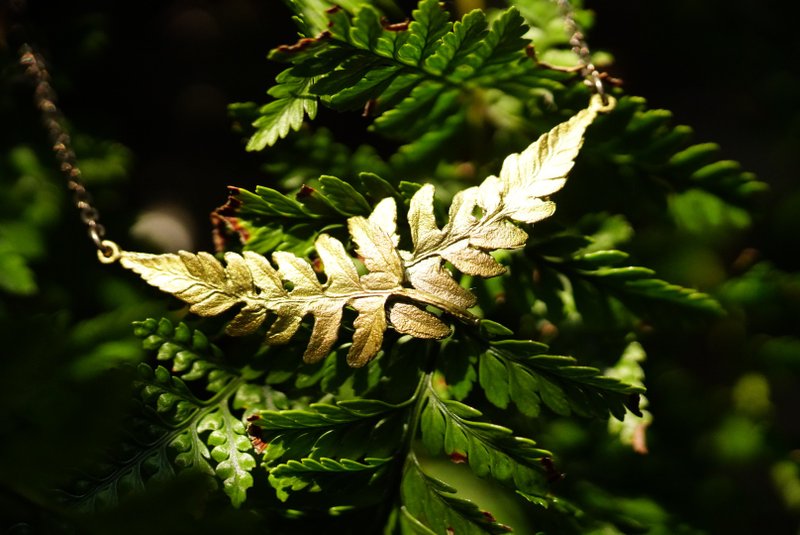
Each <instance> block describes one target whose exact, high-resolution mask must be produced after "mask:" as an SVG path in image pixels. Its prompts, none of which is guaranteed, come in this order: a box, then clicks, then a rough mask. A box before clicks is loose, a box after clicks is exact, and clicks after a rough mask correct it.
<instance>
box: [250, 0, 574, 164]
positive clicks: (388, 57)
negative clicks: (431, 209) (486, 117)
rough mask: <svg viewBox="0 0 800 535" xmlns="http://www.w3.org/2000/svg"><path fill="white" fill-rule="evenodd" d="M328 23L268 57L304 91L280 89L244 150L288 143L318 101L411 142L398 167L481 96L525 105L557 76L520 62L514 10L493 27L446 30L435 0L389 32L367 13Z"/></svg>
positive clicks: (479, 22)
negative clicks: (283, 65)
mask: <svg viewBox="0 0 800 535" xmlns="http://www.w3.org/2000/svg"><path fill="white" fill-rule="evenodd" d="M297 9H298V11H299V12H304V9H303V7H300V6H298V7H297ZM328 15H329V17H330V21H329V23H328V25H327V29H326V30H325V31H324V32H322V33H320V34H319V35H317V36H315V37H313V38H311V37H305V38H303V39H301V40H300V41H299V42H298V43H296V44H295V45H291V46H281V47H278V48H276V49H275V50H273V51H272V53H271V54H270V58H271V59H273V60H276V61H283V62H288V63H291V64H292V65H293V66H292V67H291V68H289V69H287V70H285V71H283V72H282V73H281V74H280V75H279V76H278V79H277V81H278V82H279V85H278V86H276V87H278V88H280V87H283V86H285V85H291V87H303V88H304V90H306V89H307V92H295V94H294V95H293V96H291V97H287V95H288V94H289V92H288V90H287V91H283V90H280V98H279V99H278V100H276V101H274V102H272V103H270V104H267V106H265V107H264V108H263V109H262V112H261V114H260V117H259V118H258V119H256V121H255V122H254V123H253V124H254V126H256V128H258V130H257V132H256V133H255V134H254V136H253V137H252V138H251V139H250V142H249V144H248V148H249V149H251V150H260V149H263V148H264V147H265V146H268V145H273V144H274V143H275V142H276V141H277V139H278V137H285V136H286V134H287V133H288V130H289V123H291V126H292V128H293V129H294V130H297V129H298V128H299V126H300V123H301V122H302V119H303V112H304V110H303V107H302V102H306V101H308V99H316V98H318V99H319V101H320V102H321V103H322V104H323V105H325V106H329V107H331V108H333V109H334V110H338V111H350V110H358V109H362V108H364V109H365V115H374V116H376V117H377V118H376V119H375V121H374V129H375V130H376V131H377V132H379V133H381V134H383V135H386V136H389V137H392V138H396V139H401V140H404V141H410V142H411V143H409V144H408V145H406V146H404V147H402V148H401V149H400V151H399V152H398V154H397V155H396V157H395V163H396V164H397V165H399V166H401V167H405V166H407V165H408V164H409V163H410V162H419V161H422V160H425V159H427V158H431V157H433V156H434V155H435V154H437V153H438V152H439V149H442V148H444V147H445V144H446V143H447V141H448V140H450V139H452V138H453V136H454V135H456V134H457V133H458V132H459V131H460V130H461V129H462V128H463V127H464V126H465V125H466V124H467V120H468V119H467V116H468V114H469V112H470V110H471V109H473V108H475V107H476V106H482V105H483V103H484V102H485V101H486V100H487V96H486V95H485V94H486V92H487V91H499V92H501V93H503V94H506V95H507V96H508V97H509V98H512V99H514V100H515V101H517V102H520V103H524V102H525V101H526V100H527V99H528V98H530V95H531V94H532V91H535V90H536V89H537V88H539V87H547V88H551V87H554V86H555V87H559V84H558V82H555V81H554V79H553V78H554V77H555V78H559V76H558V74H557V73H555V74H554V73H553V72H550V71H547V70H546V69H539V68H537V67H536V65H535V64H534V63H533V62H531V61H530V59H528V57H527V56H526V55H525V51H524V50H525V46H526V44H527V42H526V41H525V40H524V39H523V38H522V36H523V34H525V32H526V27H525V24H524V21H523V19H522V17H521V16H520V15H519V13H518V12H517V11H516V10H514V9H511V10H508V11H506V12H505V13H503V14H501V15H500V16H499V17H497V18H495V19H494V21H493V22H492V23H491V24H490V23H489V22H488V21H487V19H486V15H485V14H484V13H483V12H482V11H479V10H474V11H472V12H470V13H468V14H466V15H465V16H464V17H463V19H462V20H460V21H458V22H456V23H455V24H452V23H451V22H450V21H449V14H448V13H447V12H446V11H443V9H442V7H441V6H440V4H439V3H438V2H436V1H435V0H426V1H424V2H421V3H420V4H419V6H418V8H417V9H416V10H414V11H413V13H412V18H411V20H410V22H408V23H399V24H395V25H391V24H388V23H383V22H382V21H381V14H380V13H379V12H378V11H377V10H376V9H375V8H373V7H372V6H369V5H364V6H362V7H360V8H359V9H357V10H356V12H355V16H353V17H351V16H350V15H349V14H348V13H347V12H346V11H344V10H341V9H339V10H337V9H332V10H329V11H328ZM276 91H277V90H276ZM273 96H276V95H273ZM493 98H494V97H493ZM365 106H366V108H365ZM278 108H280V109H281V110H290V109H291V112H289V111H287V112H286V114H282V115H280V116H279V115H277V114H276V113H274V112H273V110H275V109H278ZM307 113H308V115H309V117H310V118H313V113H312V112H311V111H307ZM288 115H290V116H291V118H290V119H287V118H286V117H287V116H288ZM279 134H280V135H279Z"/></svg>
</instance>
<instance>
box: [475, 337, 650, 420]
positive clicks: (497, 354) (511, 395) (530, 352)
mask: <svg viewBox="0 0 800 535" xmlns="http://www.w3.org/2000/svg"><path fill="white" fill-rule="evenodd" d="M545 351H547V346H546V345H544V344H539V343H536V342H530V341H522V340H499V341H493V342H491V343H490V344H489V345H488V347H486V349H485V350H484V351H483V352H482V353H481V354H480V357H479V370H478V377H479V381H480V385H481V387H482V388H483V391H484V393H485V394H486V398H487V399H488V400H489V401H490V402H491V403H492V404H494V405H495V406H497V407H499V408H501V409H505V408H506V407H508V404H509V402H510V401H513V402H514V404H515V405H516V406H517V408H518V409H519V411H520V412H522V413H523V414H524V415H526V416H529V417H537V416H538V415H539V413H540V412H541V404H542V403H544V404H545V405H546V406H547V407H548V408H549V409H550V410H552V411H553V412H555V413H557V414H560V415H564V416H566V415H569V414H570V413H571V412H573V411H574V412H575V413H577V414H579V415H581V416H596V417H601V418H604V417H607V416H608V414H609V413H611V414H612V415H613V416H614V417H616V418H618V419H620V420H621V419H622V418H624V416H625V409H626V408H628V409H629V410H630V411H631V412H633V413H635V414H638V413H639V394H641V393H642V392H644V389H643V388H641V387H636V386H632V385H630V384H628V383H625V382H622V381H620V380H618V379H615V378H612V377H606V376H603V375H602V373H601V372H600V370H598V369H597V368H592V367H589V366H578V365H576V364H577V363H576V361H575V359H574V358H572V357H561V356H553V355H547V354H545Z"/></svg>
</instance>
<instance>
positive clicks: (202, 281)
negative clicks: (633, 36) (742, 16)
mask: <svg viewBox="0 0 800 535" xmlns="http://www.w3.org/2000/svg"><path fill="white" fill-rule="evenodd" d="M558 3H559V4H560V6H561V8H562V10H563V13H564V19H565V21H566V24H567V26H568V28H569V29H570V31H571V35H572V38H571V41H570V43H571V45H572V47H573V50H574V51H575V52H576V54H577V55H578V57H579V58H580V61H581V63H580V69H581V72H582V76H583V79H584V81H585V83H586V84H587V85H588V86H589V87H590V88H591V89H592V90H593V92H594V95H593V96H592V97H591V98H590V101H589V104H588V106H587V107H586V108H585V109H583V110H582V111H579V112H578V113H577V114H576V115H574V116H573V117H572V118H571V119H569V120H568V121H566V122H564V123H562V124H559V125H557V126H556V127H555V128H553V129H552V130H550V131H549V132H547V133H545V134H543V135H542V136H541V137H540V138H539V139H538V140H536V141H535V142H534V143H532V144H531V145H530V146H529V147H528V148H526V149H525V150H524V151H522V152H521V153H519V154H511V155H509V156H508V157H507V158H506V159H505V161H504V162H503V164H502V167H501V169H500V170H499V173H498V174H497V175H496V176H495V175H493V176H489V177H488V178H486V179H485V180H484V181H483V182H482V183H481V184H480V185H479V186H475V187H470V188H468V189H465V190H463V191H460V192H459V193H457V194H456V195H455V197H454V198H453V200H452V203H451V205H450V208H449V212H448V220H447V223H446V224H445V225H444V226H443V227H442V228H439V225H438V224H437V222H436V217H435V215H434V187H433V186H432V185H430V184H426V185H423V186H422V187H421V188H419V190H418V191H417V192H416V193H415V194H414V195H413V197H412V198H411V200H410V206H409V210H408V215H407V221H408V223H409V232H410V236H411V244H410V247H409V248H408V250H403V249H399V248H398V247H399V241H400V238H399V236H398V233H397V230H398V229H397V210H398V207H397V203H396V201H395V199H393V198H391V197H388V198H385V199H383V200H382V201H380V202H379V203H377V205H376V206H375V207H374V209H373V211H372V213H371V214H370V215H369V216H368V217H363V216H355V217H350V218H349V219H348V220H347V228H348V232H349V234H350V238H351V240H352V242H353V243H354V246H355V248H354V251H355V254H356V255H357V258H358V259H359V260H360V262H361V263H363V266H364V267H365V268H366V272H365V273H359V270H358V269H357V267H356V264H355V263H354V262H353V259H352V258H351V256H350V255H349V254H348V251H347V248H346V247H345V244H343V243H342V242H341V241H340V240H338V239H336V238H334V237H332V236H330V235H328V234H324V233H323V234H320V235H319V236H318V237H317V239H316V241H315V242H314V247H315V249H316V253H317V255H318V256H319V258H320V260H321V261H322V266H323V270H324V273H325V275H326V280H325V282H324V283H321V282H320V280H319V279H318V277H317V274H316V273H315V271H314V269H313V268H312V265H311V263H310V262H309V261H308V259H306V258H300V257H298V256H296V255H295V254H292V253H289V252H284V251H276V252H274V253H273V254H272V256H271V261H270V259H268V258H266V257H264V256H262V255H260V254H257V253H254V252H250V251H244V252H243V253H242V254H238V253H234V252H227V253H225V255H224V263H222V262H220V261H219V260H218V259H217V258H216V257H215V256H214V255H212V254H210V253H207V252H199V253H190V252H186V251H180V252H178V253H176V254H149V253H140V252H130V251H126V250H123V249H122V248H120V246H119V245H118V244H117V243H115V242H113V241H111V240H108V239H105V230H104V228H103V226H102V225H101V224H100V223H99V215H98V211H97V209H96V208H95V207H94V206H93V205H92V201H91V198H90V196H89V193H88V192H87V190H86V188H85V187H84V186H83V184H82V182H81V180H80V176H81V172H80V169H79V167H78V164H77V162H76V156H75V153H74V152H73V150H72V147H71V143H70V137H69V135H68V133H67V131H66V129H65V127H64V124H63V120H62V117H61V114H60V112H59V110H58V108H57V107H56V105H55V94H54V91H53V89H52V87H51V85H50V82H49V76H48V73H47V70H46V69H45V67H44V64H43V61H42V59H41V58H40V57H38V56H37V55H36V54H35V53H34V52H33V51H32V50H31V49H30V48H29V47H27V46H24V47H23V49H22V51H21V64H22V65H23V66H24V67H25V68H26V71H27V73H28V75H29V76H30V77H31V78H33V79H34V80H35V82H36V89H35V98H36V104H37V107H38V108H39V109H40V110H41V113H42V116H43V119H44V124H45V126H46V128H47V130H48V132H49V134H50V137H51V140H52V142H53V150H54V152H55V155H56V157H57V159H58V160H59V161H60V164H61V171H62V172H63V173H64V174H65V175H66V177H67V180H68V187H69V189H70V190H72V191H73V193H74V199H75V205H76V206H77V208H78V209H79V210H80V214H81V218H82V220H83V222H84V223H85V224H86V226H87V227H88V233H89V236H90V238H91V240H92V242H93V243H94V245H95V246H96V248H97V254H98V258H99V260H100V261H101V262H103V263H106V264H112V263H117V262H118V263H119V264H120V265H121V266H122V267H123V268H125V269H128V270H130V271H133V272H134V273H136V274H138V275H139V276H141V277H142V279H144V280H145V281H146V282H148V283H149V284H151V285H152V286H155V287H157V288H159V289H160V290H162V291H164V292H166V293H169V294H172V295H173V296H175V297H177V298H179V299H181V300H182V301H184V302H186V303H187V304H188V305H189V310H190V312H192V313H194V314H197V315H199V316H206V317H208V316H218V315H221V314H223V313H226V312H228V311H229V310H231V309H235V314H234V316H233V319H232V320H230V322H229V323H228V324H227V328H226V332H227V334H228V335H231V336H242V335H248V334H252V333H254V332H255V331H257V330H258V329H259V328H260V327H261V326H262V325H264V324H265V323H269V327H268V329H267V332H266V340H265V341H266V343H268V344H270V345H279V344H285V343H287V342H289V340H290V339H291V338H292V337H293V336H294V335H295V333H296V332H297V331H298V329H299V327H300V325H301V322H302V321H303V319H304V318H307V317H309V316H310V317H312V318H313V329H312V332H311V336H310V339H309V341H308V345H307V348H306V350H305V353H304V355H303V360H304V361H305V362H307V363H314V362H317V361H319V360H321V359H323V358H325V357H326V356H327V355H328V354H329V353H330V352H331V350H332V349H333V348H334V346H335V344H336V342H337V340H338V331H339V328H340V325H341V323H342V313H343V309H344V308H345V307H350V308H351V309H353V310H355V312H356V313H357V316H356V318H355V321H354V322H353V327H354V333H353V339H352V345H351V346H350V349H349V351H348V354H347V363H348V364H349V365H350V366H353V367H361V366H364V365H365V364H366V363H368V362H369V361H370V360H371V359H372V358H374V357H375V355H376V354H377V353H378V351H379V350H380V348H381V344H382V341H383V336H384V331H385V330H386V329H387V328H389V327H391V328H393V329H394V330H395V331H397V332H399V333H402V334H408V335H411V336H413V337H416V338H429V339H441V338H444V337H446V336H447V335H449V334H450V331H451V329H450V327H449V326H448V324H447V320H448V318H454V319H456V320H458V321H461V322H466V323H468V324H477V323H478V322H479V321H480V319H479V318H478V317H477V316H475V315H474V314H473V313H471V312H470V311H469V309H470V308H471V307H472V306H474V305H475V303H476V297H475V295H474V294H473V293H472V292H471V291H470V290H469V289H467V288H464V287H462V286H461V285H459V283H458V282H457V280H456V279H455V278H454V276H453V274H452V272H451V271H450V270H449V269H448V268H447V267H446V263H449V264H451V265H452V266H453V267H454V268H455V269H456V270H458V271H459V272H461V273H463V274H465V275H470V276H479V277H494V276H497V275H500V274H502V273H503V272H504V271H505V268H504V267H503V266H502V265H501V264H500V263H499V262H498V261H497V260H496V259H495V258H494V257H493V256H492V255H491V253H492V252H494V251H501V250H514V249H520V248H522V247H523V246H524V245H525V243H526V241H527V239H528V233H527V231H526V230H524V228H523V227H521V226H520V225H530V224H533V223H536V222H538V221H541V220H542V219H545V218H547V217H549V216H550V215H551V214H552V213H553V212H554V210H555V203H554V202H553V201H551V200H549V196H550V195H553V194H555V193H556V192H557V191H558V190H560V189H561V188H562V187H563V186H564V184H565V182H566V179H567V175H568V173H569V171H570V170H571V168H572V167H573V164H574V160H575V158H576V157H577V155H578V152H579V150H580V148H581V145H582V143H583V137H584V133H585V131H586V129H587V127H588V126H589V125H590V124H591V123H592V121H593V120H594V118H595V117H596V116H597V114H598V113H601V112H606V111H609V110H610V109H612V108H613V106H614V99H613V98H612V97H610V96H608V95H606V93H605V91H604V87H603V82H602V79H601V76H600V74H599V73H598V71H597V69H596V68H595V67H594V66H593V64H592V63H591V61H590V58H589V52H588V48H587V46H586V43H585V41H584V40H583V36H582V34H581V33H580V31H579V30H578V28H577V26H576V24H575V22H574V19H573V17H572V14H571V13H572V11H571V9H570V8H569V4H568V3H567V2H566V1H565V0H560V1H559V2H558ZM427 4H435V2H427ZM435 9H439V8H438V6H436V8H435ZM364 12H366V13H367V14H368V15H367V16H364V15H363V13H364ZM371 13H372V12H371V11H370V10H366V9H365V10H362V12H360V14H359V17H358V18H357V19H356V20H355V21H354V22H353V23H352V24H356V25H358V24H366V22H365V19H367V18H368V17H369V16H370V14H371ZM415 13H416V12H415ZM469 16H470V15H467V16H466V17H465V21H467V20H468V17H469ZM415 24H416V25H419V24H420V23H419V22H418V21H414V22H412V23H411V25H410V27H409V28H408V29H406V30H404V31H407V32H412V35H411V38H410V39H409V40H408V43H411V42H413V41H412V39H413V38H414V35H413V32H414V30H415V27H414V25H415ZM463 24H466V22H462V25H463ZM350 26H351V21H349V20H348V19H347V16H346V15H345V14H343V13H341V12H339V11H336V12H333V13H331V22H330V27H331V28H332V30H331V31H326V32H325V33H323V34H320V35H319V36H318V37H317V38H315V39H313V40H308V39H305V40H303V41H301V42H300V43H298V44H297V45H295V46H294V47H282V49H278V50H279V51H280V53H281V54H298V55H299V56H302V54H303V53H304V52H303V49H304V48H313V47H314V46H320V45H319V44H320V43H325V41H326V40H328V39H330V38H331V37H330V36H331V35H332V34H333V35H334V37H335V36H336V35H337V33H336V32H341V36H342V37H341V39H345V40H348V41H349V42H351V43H354V44H356V45H358V33H357V32H350V33H347V32H346V31H345V30H346V28H350ZM383 31H384V32H388V33H392V32H393V33H397V32H396V31H394V30H391V31H387V30H383ZM451 35H453V36H456V37H457V36H458V29H456V30H455V33H453V34H448V35H445V36H444V37H443V38H442V42H443V44H447V43H448V42H449V41H448V37H450V36H451ZM374 38H375V39H376V40H377V39H380V37H374ZM309 43H310V44H309ZM298 50H299V52H298ZM404 50H405V49H404V48H401V49H400V52H403V51H404ZM287 51H288V52H287ZM417 51H418V50H417ZM291 61H295V62H296V61H298V59H297V57H294V58H292V59H291ZM428 64H435V62H432V61H429V62H428ZM313 106H314V108H315V107H316V103H314V104H313ZM308 113H309V115H312V112H308ZM301 117H302V115H301ZM292 126H293V127H296V126H298V125H292ZM286 133H288V129H285V131H282V132H278V134H277V135H280V136H281V137H282V136H283V135H286ZM429 307H433V309H429ZM434 311H439V312H441V313H444V315H442V316H440V315H437V314H435V313H433V312H434Z"/></svg>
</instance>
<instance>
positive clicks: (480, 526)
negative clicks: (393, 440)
mask: <svg viewBox="0 0 800 535" xmlns="http://www.w3.org/2000/svg"><path fill="white" fill-rule="evenodd" d="M455 491H456V489H454V488H453V487H451V486H449V485H447V484H446V483H444V482H442V481H440V480H438V479H435V478H433V477H430V476H428V475H427V474H425V473H424V472H423V471H422V467H420V465H419V461H417V458H416V456H415V455H414V454H410V455H409V458H408V462H407V463H406V468H405V470H404V472H403V481H402V483H401V484H400V496H401V499H402V502H403V506H402V507H401V510H400V525H401V526H402V533H404V534H406V533H408V534H425V535H430V534H436V535H448V534H453V533H457V534H459V535H462V534H463V535H484V534H500V533H509V532H510V531H511V528H509V527H508V526H506V525H503V524H501V523H499V522H497V520H495V518H494V516H492V514H491V513H489V512H487V511H482V510H481V509H480V508H479V507H478V506H477V505H475V504H474V503H473V502H471V501H469V500H465V499H463V498H458V497H456V496H455Z"/></svg>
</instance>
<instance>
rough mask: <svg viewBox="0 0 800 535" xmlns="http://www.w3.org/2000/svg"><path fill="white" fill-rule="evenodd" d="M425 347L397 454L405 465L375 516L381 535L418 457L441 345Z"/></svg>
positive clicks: (435, 344) (430, 343)
mask: <svg viewBox="0 0 800 535" xmlns="http://www.w3.org/2000/svg"><path fill="white" fill-rule="evenodd" d="M425 347H426V355H425V362H424V364H423V371H422V374H420V378H419V382H417V387H416V388H415V389H414V393H413V394H412V395H411V398H410V399H409V401H410V402H411V403H413V404H414V406H413V408H412V409H411V416H410V417H409V419H408V424H407V426H406V428H405V431H404V433H403V439H402V441H401V448H400V450H399V451H398V453H397V458H398V459H399V458H402V459H403V464H402V466H401V468H400V470H398V471H397V474H396V479H397V484H396V485H394V486H393V487H394V492H393V496H392V498H391V499H388V500H385V501H384V502H383V504H382V505H381V506H380V508H379V509H378V513H377V514H376V516H375V518H376V519H377V522H378V523H379V524H378V525H377V526H376V528H377V529H375V530H373V532H374V533H379V532H381V531H382V530H383V527H384V526H385V525H386V521H387V519H388V518H389V514H390V513H391V508H392V507H394V506H396V505H399V504H398V503H397V502H398V500H399V498H400V486H401V484H402V480H403V475H404V474H405V472H406V470H407V469H408V464H409V462H416V457H415V456H414V454H413V447H414V439H415V438H416V436H417V428H418V427H419V420H420V418H421V416H422V409H423V407H424V406H425V402H426V401H427V399H428V392H430V390H431V385H430V384H431V378H432V377H433V370H434V368H435V367H436V359H437V358H438V356H439V351H438V348H439V344H438V343H437V342H435V341H433V340H428V341H427V343H426V346H425Z"/></svg>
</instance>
